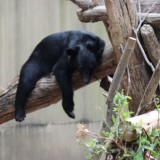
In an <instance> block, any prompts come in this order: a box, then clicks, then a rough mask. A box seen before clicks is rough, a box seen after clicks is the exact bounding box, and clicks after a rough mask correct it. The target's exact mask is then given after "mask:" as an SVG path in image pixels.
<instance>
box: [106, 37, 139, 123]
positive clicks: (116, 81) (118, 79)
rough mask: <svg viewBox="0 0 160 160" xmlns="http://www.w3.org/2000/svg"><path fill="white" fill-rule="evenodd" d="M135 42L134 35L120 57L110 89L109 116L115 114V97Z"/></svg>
mask: <svg viewBox="0 0 160 160" xmlns="http://www.w3.org/2000/svg"><path fill="white" fill-rule="evenodd" d="M135 44H136V39H135V38H132V37H129V38H128V41H127V43H126V46H125V49H124V52H123V54H122V56H121V58H120V61H119V63H118V66H117V68H116V71H115V73H114V77H113V80H112V83H111V85H110V88H109V91H108V97H107V104H108V109H107V116H111V117H112V114H113V98H114V96H115V95H116V92H117V91H118V89H119V86H120V84H121V81H122V78H123V75H124V73H125V70H126V68H127V65H128V62H129V59H130V57H131V54H132V52H133V50H134V47H135ZM111 117H110V118H108V117H107V120H111V121H110V122H108V121H107V123H109V125H111V124H112V118H111Z"/></svg>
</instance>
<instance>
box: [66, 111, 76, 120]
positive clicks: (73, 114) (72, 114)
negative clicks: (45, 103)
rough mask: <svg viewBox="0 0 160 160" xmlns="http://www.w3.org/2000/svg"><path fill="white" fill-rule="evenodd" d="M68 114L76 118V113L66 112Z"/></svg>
mask: <svg viewBox="0 0 160 160" xmlns="http://www.w3.org/2000/svg"><path fill="white" fill-rule="evenodd" d="M66 113H67V115H68V116H69V117H70V118H73V119H74V118H75V113H74V112H73V111H72V112H66Z"/></svg>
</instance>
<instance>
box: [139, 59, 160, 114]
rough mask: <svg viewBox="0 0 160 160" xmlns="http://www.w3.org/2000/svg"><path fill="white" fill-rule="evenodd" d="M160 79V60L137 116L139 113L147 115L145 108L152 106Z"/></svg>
mask: <svg viewBox="0 0 160 160" xmlns="http://www.w3.org/2000/svg"><path fill="white" fill-rule="evenodd" d="M159 79H160V60H159V61H158V64H157V66H156V69H155V71H154V73H153V75H152V77H151V80H150V81H149V83H148V85H147V87H146V90H145V92H144V95H143V97H142V99H141V102H140V106H139V108H138V110H137V113H136V115H138V114H139V113H145V108H146V107H147V106H148V105H149V104H150V102H151V100H152V98H153V96H154V93H155V91H156V89H157V86H158V81H159Z"/></svg>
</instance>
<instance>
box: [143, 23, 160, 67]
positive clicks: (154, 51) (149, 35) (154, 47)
mask: <svg viewBox="0 0 160 160" xmlns="http://www.w3.org/2000/svg"><path fill="white" fill-rule="evenodd" d="M141 35H142V38H143V41H144V45H145V48H146V49H147V53H148V56H149V58H150V59H151V61H152V63H153V64H154V66H156V65H157V63H158V60H159V59H160V45H159V42H158V40H157V38H156V35H155V33H154V30H153V28H152V27H151V26H150V25H149V24H144V25H143V26H142V27H141Z"/></svg>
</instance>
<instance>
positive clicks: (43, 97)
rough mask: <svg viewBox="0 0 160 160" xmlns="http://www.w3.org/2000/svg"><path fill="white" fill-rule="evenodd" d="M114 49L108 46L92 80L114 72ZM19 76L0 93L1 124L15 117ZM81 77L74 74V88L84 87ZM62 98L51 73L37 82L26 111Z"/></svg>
mask: <svg viewBox="0 0 160 160" xmlns="http://www.w3.org/2000/svg"><path fill="white" fill-rule="evenodd" d="M112 55H113V49H112V47H111V46H106V47H105V50H104V53H103V57H102V62H101V64H100V65H99V66H98V67H97V69H96V71H95V73H94V74H93V76H92V79H91V82H94V81H96V80H98V79H101V78H103V77H105V76H106V75H110V74H113V73H114V71H115V68H116V66H115V64H114V60H113V56H112ZM18 80H19V77H16V78H15V79H14V80H13V81H12V82H11V83H10V84H9V85H8V86H7V87H6V89H4V90H3V91H2V92H1V94H0V124H2V123H4V122H7V121H9V120H11V119H13V118H14V101H15V94H16V90H17V85H18ZM83 86H84V84H83V83H82V80H81V77H80V75H79V74H78V73H75V74H74V75H73V89H74V90H76V89H79V88H81V87H83ZM59 100H61V91H60V89H59V87H58V85H57V83H56V80H55V77H54V76H53V75H49V76H47V77H44V78H42V79H40V80H39V81H38V82H37V85H36V87H35V89H34V90H33V92H32V94H31V96H30V98H29V99H28V102H27V105H26V112H27V113H30V112H33V111H36V110H38V109H41V108H44V107H47V106H49V105H51V104H55V103H57V102H58V101H59Z"/></svg>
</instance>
